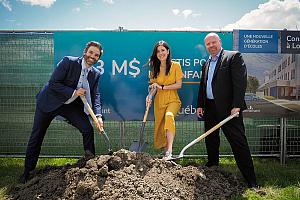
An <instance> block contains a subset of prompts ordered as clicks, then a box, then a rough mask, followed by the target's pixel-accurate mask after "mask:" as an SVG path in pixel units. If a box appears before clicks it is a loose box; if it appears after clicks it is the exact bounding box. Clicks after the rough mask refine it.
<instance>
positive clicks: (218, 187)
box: [10, 149, 245, 200]
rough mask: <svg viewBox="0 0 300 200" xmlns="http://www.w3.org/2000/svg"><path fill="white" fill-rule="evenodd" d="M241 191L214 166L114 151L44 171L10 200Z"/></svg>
mask: <svg viewBox="0 0 300 200" xmlns="http://www.w3.org/2000/svg"><path fill="white" fill-rule="evenodd" d="M244 190H245V184H243V183H242V182H241V180H240V178H238V177H236V176H234V175H233V174H230V173H228V172H226V171H224V170H222V169H221V168H219V167H214V168H207V167H205V166H186V167H183V166H181V165H178V164H176V163H174V162H171V161H164V160H162V159H158V158H154V157H152V156H150V155H149V154H146V153H135V152H130V151H127V150H124V149H122V150H119V151H117V152H115V153H114V154H113V155H112V156H109V155H102V156H96V157H95V158H93V159H90V160H84V159H80V160H79V161H78V163H77V164H75V165H65V166H63V167H47V168H44V169H42V170H39V171H37V172H36V173H35V176H34V177H33V178H32V179H31V180H30V181H28V182H27V183H26V184H20V185H17V186H16V187H14V188H13V189H12V190H11V192H10V195H11V198H12V199H26V200H27V199H81V200H82V199H128V200H129V199H172V200H175V199H189V200H190V199H228V198H230V197H232V196H233V195H238V194H241V193H242V192H243V191H244Z"/></svg>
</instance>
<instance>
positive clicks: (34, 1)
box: [20, 0, 56, 8]
mask: <svg viewBox="0 0 300 200" xmlns="http://www.w3.org/2000/svg"><path fill="white" fill-rule="evenodd" d="M20 1H22V2H23V3H26V4H30V5H32V6H42V7H46V8H49V7H51V6H52V4H54V2H55V1H56V0H20Z"/></svg>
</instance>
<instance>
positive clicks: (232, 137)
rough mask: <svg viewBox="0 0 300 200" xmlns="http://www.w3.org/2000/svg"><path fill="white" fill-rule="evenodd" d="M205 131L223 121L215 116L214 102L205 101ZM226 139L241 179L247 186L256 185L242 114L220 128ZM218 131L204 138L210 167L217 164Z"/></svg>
mask: <svg viewBox="0 0 300 200" xmlns="http://www.w3.org/2000/svg"><path fill="white" fill-rule="evenodd" d="M205 108H206V109H205V111H206V112H205V131H207V130H209V129H210V128H212V127H213V126H215V125H216V124H218V123H219V122H220V121H222V120H223V119H220V118H219V117H218V116H217V110H216V105H215V102H214V100H208V99H207V100H206V107H205ZM221 129H222V131H223V133H224V135H225V137H226V139H227V140H228V142H229V144H230V146H231V149H232V152H233V155H234V158H235V161H236V163H237V166H238V168H239V170H240V171H241V173H242V175H243V177H244V178H245V180H246V181H247V183H248V184H249V185H254V184H256V177H255V172H254V166H253V162H252V158H251V153H250V149H249V146H248V142H247V138H246V135H245V127H244V122H243V117H242V113H241V114H240V115H239V117H236V118H233V119H232V120H230V121H229V122H227V123H226V124H224V125H223V126H222V127H221ZM219 131H220V129H218V130H216V131H214V132H213V133H211V134H210V135H208V136H207V137H206V138H205V144H206V150H207V155H208V163H209V164H211V165H218V164H219V147H220V135H219Z"/></svg>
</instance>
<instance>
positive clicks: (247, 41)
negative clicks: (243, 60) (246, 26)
mask: <svg viewBox="0 0 300 200" xmlns="http://www.w3.org/2000/svg"><path fill="white" fill-rule="evenodd" d="M278 39H279V37H278V31H271V30H270V31H269V30H238V50H239V51H240V52H242V53H278Z"/></svg>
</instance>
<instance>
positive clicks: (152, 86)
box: [149, 83, 162, 90]
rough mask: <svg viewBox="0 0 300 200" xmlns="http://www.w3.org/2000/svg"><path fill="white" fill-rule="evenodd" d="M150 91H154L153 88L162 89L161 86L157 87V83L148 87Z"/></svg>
mask: <svg viewBox="0 0 300 200" xmlns="http://www.w3.org/2000/svg"><path fill="white" fill-rule="evenodd" d="M149 87H150V88H151V89H155V88H157V89H160V90H161V89H162V86H160V85H158V84H157V83H153V84H152V85H150V86H149Z"/></svg>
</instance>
